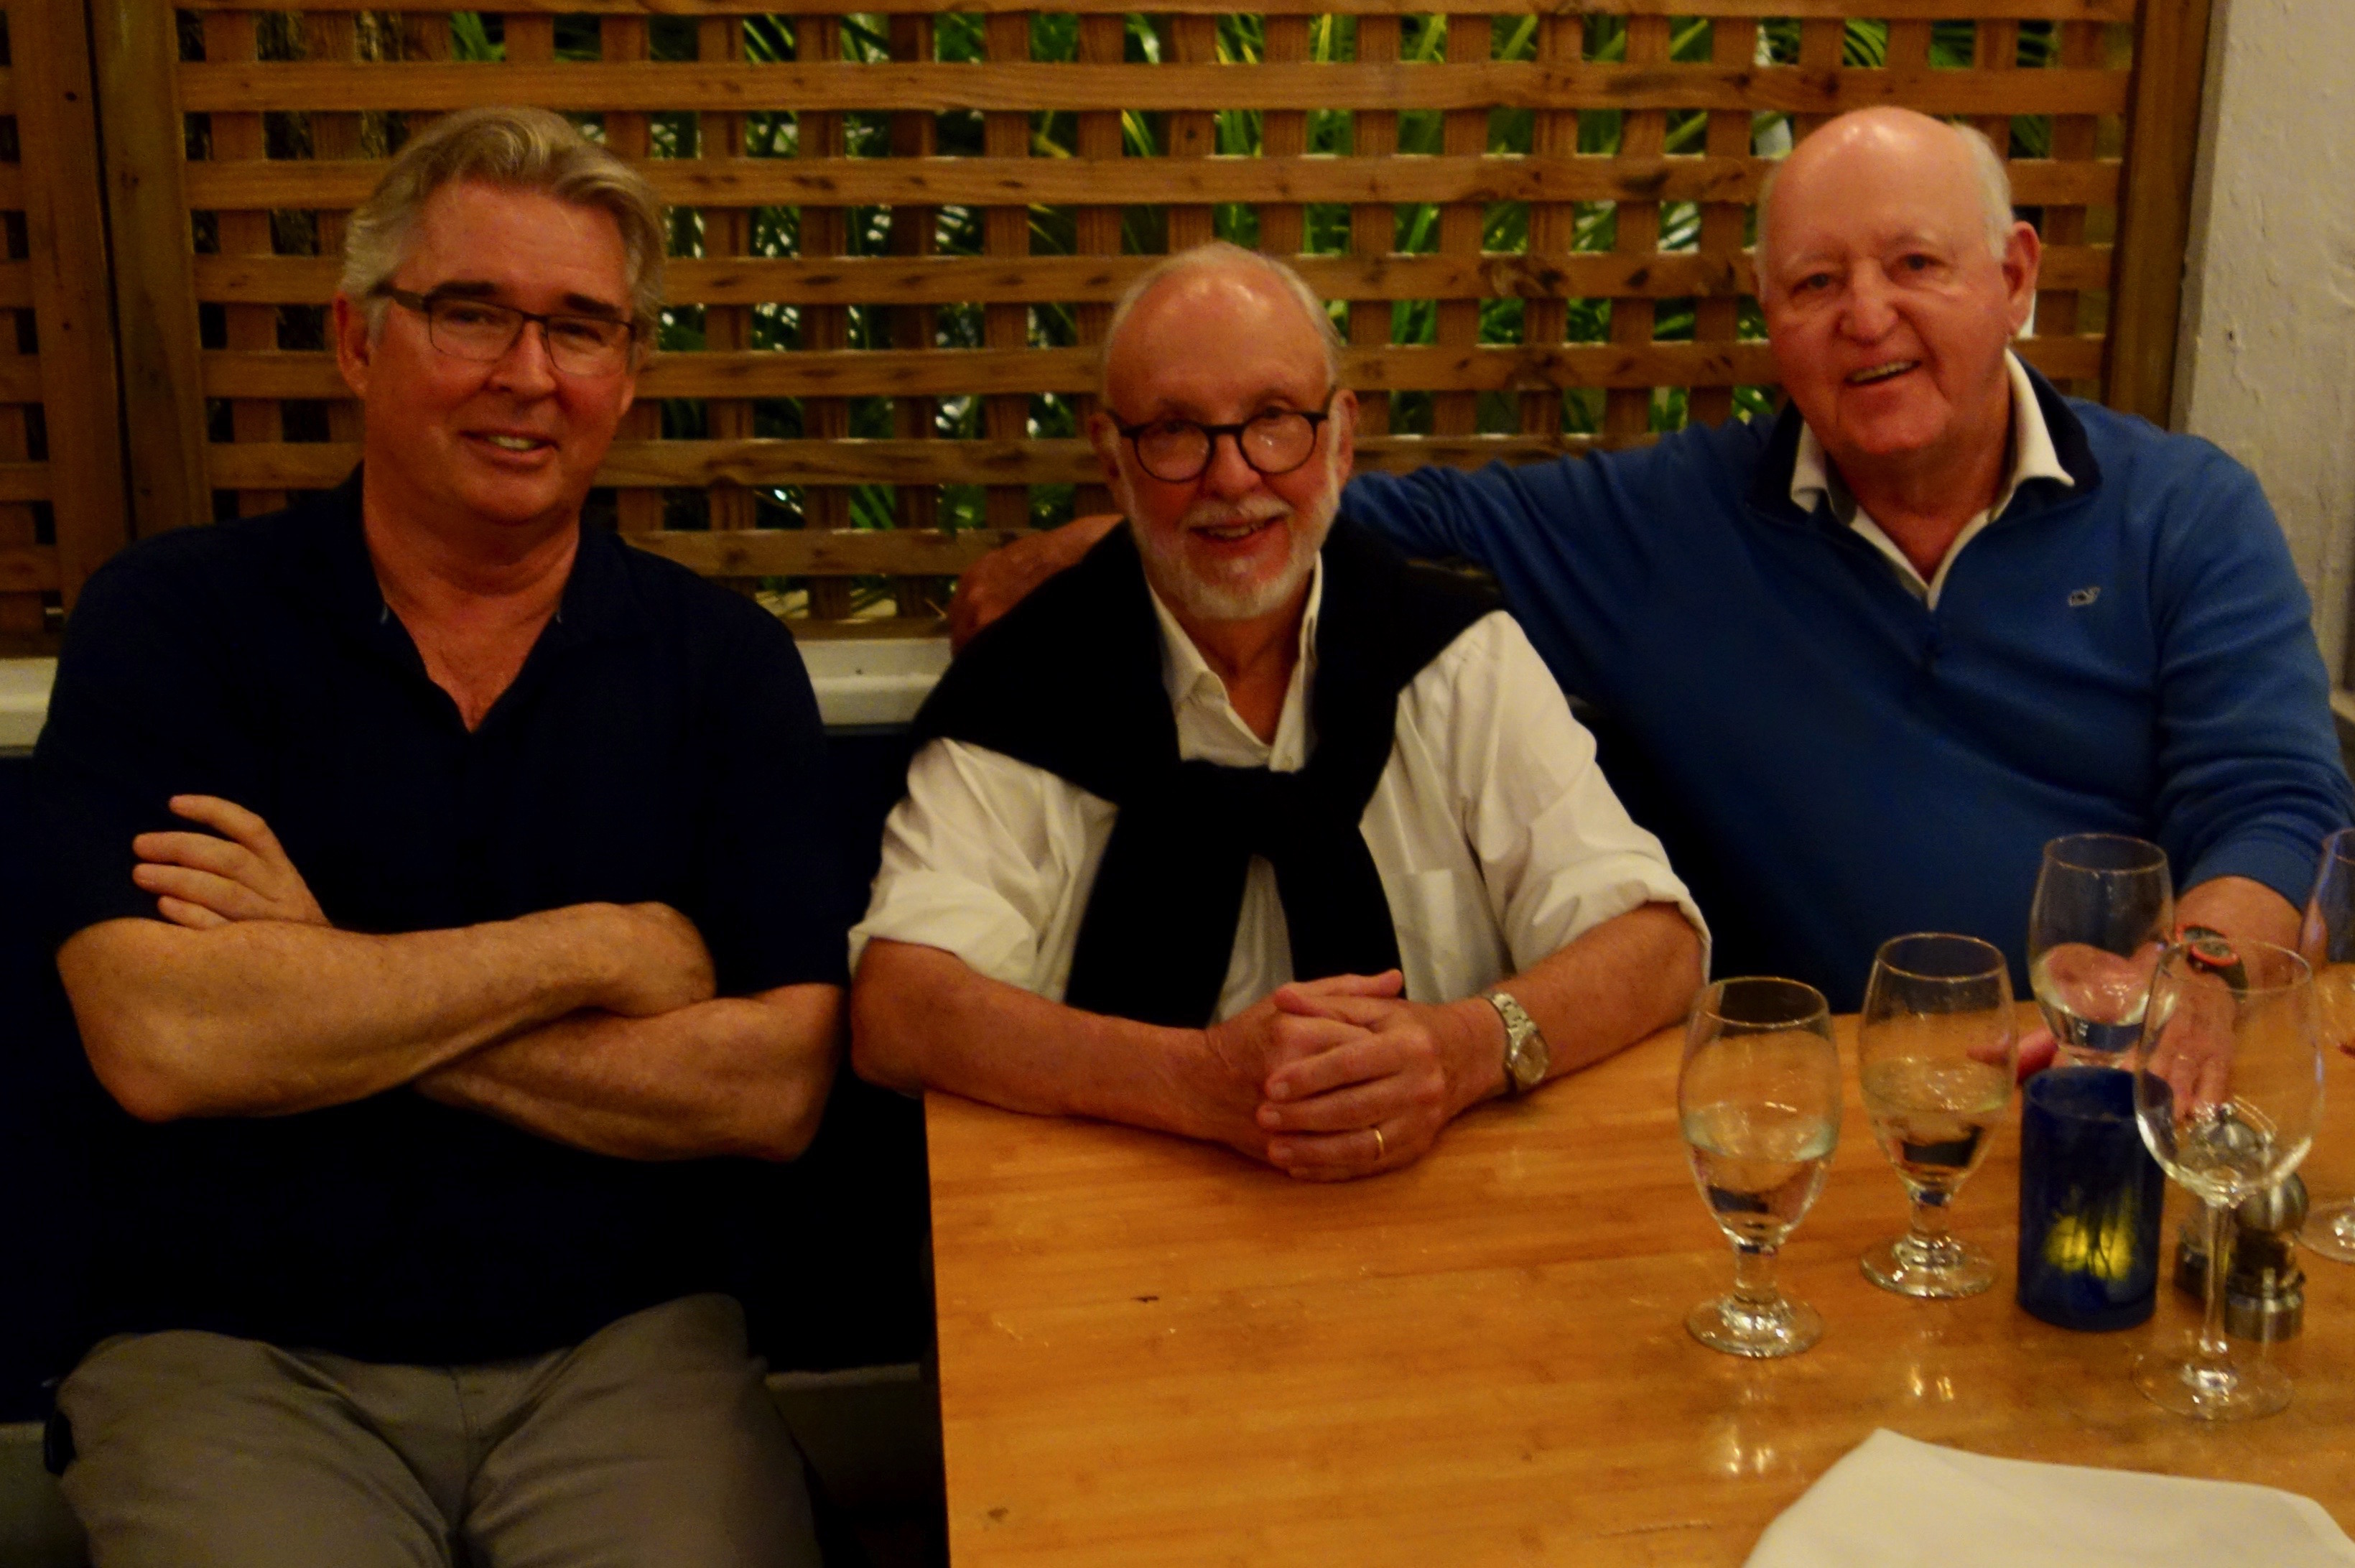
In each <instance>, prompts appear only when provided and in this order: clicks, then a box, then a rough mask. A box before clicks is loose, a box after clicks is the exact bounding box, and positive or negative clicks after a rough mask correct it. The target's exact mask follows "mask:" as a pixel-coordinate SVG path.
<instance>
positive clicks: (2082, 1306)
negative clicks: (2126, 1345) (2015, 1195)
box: [2019, 1067, 2167, 1330]
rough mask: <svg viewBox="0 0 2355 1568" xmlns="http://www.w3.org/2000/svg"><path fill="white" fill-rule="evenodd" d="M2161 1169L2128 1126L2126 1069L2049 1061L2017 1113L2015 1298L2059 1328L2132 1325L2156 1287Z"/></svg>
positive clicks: (2163, 1184) (2131, 1123)
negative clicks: (2052, 1065)
mask: <svg viewBox="0 0 2355 1568" xmlns="http://www.w3.org/2000/svg"><path fill="white" fill-rule="evenodd" d="M2166 1197H2167V1177H2166V1174H2165V1173H2164V1172H2163V1171H2161V1170H2160V1169H2159V1168H2158V1161H2157V1160H2155V1159H2153V1158H2151V1157H2150V1151H2149V1150H2148V1149H2147V1148H2145V1147H2143V1141H2142V1134H2141V1132H2140V1131H2139V1130H2138V1129H2137V1127H2136V1126H2135V1114H2134V1074H2133V1073H2131V1072H2126V1071H2125V1070H2124V1069H2122V1068H2116V1067H2055V1068H2051V1069H2049V1070H2047V1071H2045V1072H2040V1073H2038V1074H2037V1075H2036V1076H2035V1077H2033V1078H2031V1079H2030V1080H2029V1081H2028V1087H2027V1090H2026V1092H2025V1093H2023V1094H2022V1096H2021V1103H2020V1120H2019V1305H2020V1306H2021V1307H2024V1308H2026V1309H2027V1310H2028V1311H2029V1312H2030V1313H2031V1314H2032V1315H2034V1316H2035V1317H2041V1318H2042V1319H2043V1320H2044V1321H2045V1322H2047V1323H2051V1324H2057V1325H2058V1326H2060V1327H2061V1328H2083V1329H2094V1330H2102V1329H2111V1328H2133V1327H2134V1326H2135V1325H2136V1324H2137V1323H2140V1322H2142V1321H2144V1320H2145V1319H2146V1318H2147V1317H2149V1316H2150V1314H2151V1309H2152V1307H2153V1306H2154V1305H2155V1304H2156V1302H2157V1300H2158V1219H2159V1208H2160V1205H2161V1204H2162V1203H2163V1202H2164V1201H2165V1200H2166Z"/></svg>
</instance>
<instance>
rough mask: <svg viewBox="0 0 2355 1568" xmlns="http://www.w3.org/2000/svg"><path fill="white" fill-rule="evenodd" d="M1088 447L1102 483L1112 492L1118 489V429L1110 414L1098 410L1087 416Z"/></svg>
mask: <svg viewBox="0 0 2355 1568" xmlns="http://www.w3.org/2000/svg"><path fill="white" fill-rule="evenodd" d="M1087 435H1088V445H1089V446H1091V447H1092V448H1093V449H1094V450H1095V454H1096V464H1097V465H1098V466H1099V467H1101V468H1102V469H1103V476H1104V483H1105V484H1107V485H1111V486H1112V487H1113V488H1114V490H1117V489H1119V487H1120V427H1119V426H1118V425H1116V424H1114V422H1113V418H1112V416H1111V415H1110V414H1108V413H1106V412H1104V411H1103V410H1102V409H1098V410H1097V411H1095V412H1093V413H1092V414H1090V415H1089V416H1088V422H1087Z"/></svg>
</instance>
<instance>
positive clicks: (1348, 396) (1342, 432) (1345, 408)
mask: <svg viewBox="0 0 2355 1568" xmlns="http://www.w3.org/2000/svg"><path fill="white" fill-rule="evenodd" d="M1325 422H1326V424H1327V427H1329V428H1330V430H1331V431H1332V438H1331V439H1332V442H1333V472H1334V474H1335V475H1337V476H1338V477H1339V478H1341V479H1344V480H1346V479H1348V477H1349V474H1350V471H1351V469H1352V467H1353V466H1354V465H1355V464H1356V463H1357V461H1358V394H1357V393H1355V392H1353V391H1351V390H1349V389H1348V388H1347V387H1344V388H1342V389H1340V390H1339V391H1337V392H1336V393H1334V394H1333V417H1332V418H1331V419H1329V420H1327V421H1325Z"/></svg>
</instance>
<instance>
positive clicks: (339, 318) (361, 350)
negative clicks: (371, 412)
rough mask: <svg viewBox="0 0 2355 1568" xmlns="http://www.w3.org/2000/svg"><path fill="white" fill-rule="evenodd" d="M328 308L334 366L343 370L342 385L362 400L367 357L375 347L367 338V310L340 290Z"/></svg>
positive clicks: (366, 392) (365, 388) (366, 379)
mask: <svg viewBox="0 0 2355 1568" xmlns="http://www.w3.org/2000/svg"><path fill="white" fill-rule="evenodd" d="M328 308H329V309H330V310H332V311H333V312H334V315H335V337H336V369H337V370H339V371H341V372H343V377H344V385H345V386H346V387H349V388H350V389H352V396H354V397H355V398H357V399H359V400H361V401H362V402H366V401H367V400H368V359H369V354H370V351H371V350H372V349H373V348H374V347H375V345H374V344H372V343H370V342H369V341H368V312H367V311H365V310H362V309H361V308H360V307H359V306H358V305H357V304H354V303H353V302H352V297H351V295H349V294H347V293H344V291H343V290H341V289H337V290H336V297H335V299H334V301H333V302H332V303H331V304H330V305H329V307H328Z"/></svg>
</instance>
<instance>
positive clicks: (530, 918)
mask: <svg viewBox="0 0 2355 1568" xmlns="http://www.w3.org/2000/svg"><path fill="white" fill-rule="evenodd" d="M58 971H59V975H60V976H62V977H63V979H64V981H65V986H66V992H67V995H68V997H69V998H70V999H71V1001H72V1003H73V1008H74V1017H75V1019H76V1021H77V1022H78V1023H79V1024H80V1029H81V1035H82V1042H83V1046H84V1048H85V1049H86V1050H87V1051H88V1052H89V1054H90V1060H91V1066H92V1068H93V1069H95V1070H96V1072H97V1073H98V1077H99V1081H100V1082H101V1083H103V1084H104V1085H105V1086H106V1088H107V1090H108V1092H109V1093H112V1094H113V1095H114V1097H115V1098H116V1099H117V1100H118V1101H120V1102H121V1103H122V1104H123V1108H124V1109H126V1110H128V1111H130V1112H131V1113H132V1114H133V1115H136V1116H139V1117H141V1118H143V1119H144V1120H149V1121H170V1120H174V1119H176V1118H179V1117H183V1116H208V1115H209V1116H218V1115H249V1116H257V1115H286V1114H290V1113H293V1112H296V1111H308V1110H315V1109H317V1108H319V1107H320V1106H324V1105H335V1104H343V1103H345V1102H346V1101H351V1100H358V1099H363V1098H365V1097H367V1096H368V1095H370V1094H374V1093H380V1092H381V1091H383V1090H386V1089H390V1088H393V1087H395V1086H397V1085H400V1084H402V1083H408V1082H409V1081H410V1080H411V1079H413V1078H415V1077H417V1076H418V1075H419V1074H421V1073H423V1072H429V1071H431V1070H432V1069H433V1068H435V1067H438V1066H440V1065H441V1064H442V1063H443V1062H446V1061H452V1060H453V1059H455V1058H457V1057H460V1056H464V1055H465V1054H466V1053H467V1052H469V1051H475V1050H478V1049H480V1048H481V1047H483V1046H485V1045H487V1044H489V1043H490V1042H492V1041H493V1040H499V1039H501V1038H503V1037H505V1036H507V1035H511V1034H515V1033H517V1031H519V1030H522V1029H529V1028H531V1027H533V1026H535V1025H538V1024H543V1023H546V1022H548V1021H549V1020H551V1019H558V1018H561V1017H563V1016H564V1015H566V1014H568V1013H572V1012H576V1011H579V1010H581V1009H582V1008H598V1009H602V1010H605V1011H609V1012H614V1013H620V1014H624V1015H630V1016H645V1015H650V1014H657V1013H664V1012H667V1011H669V1010H671V1009H673V1008H682V1007H686V1006H687V1005H688V1004H690V1003H694V1002H698V1001H702V1000H704V999H706V998H708V997H709V996H710V995H711V967H710V960H709V957H708V956H707V955H705V954H704V951H703V944H702V942H701V940H700V939H699V938H698V936H697V935H696V933H695V929H694V927H693V926H691V925H689V924H688V923H687V921H686V920H685V919H684V918H682V917H681V916H680V915H678V914H677V912H674V911H671V910H669V909H666V908H665V907H663V906H661V905H659V904H643V905H634V906H629V907H623V906H620V905H614V904H581V905H575V906H572V907H570V908H567V909H558V910H550V911H548V912H544V913H540V914H533V915H527V916H525V917H523V918H522V919H519V920H512V921H499V922H494V923H487V924H484V925H474V926H466V927H463V928H460V929H455V930H448V931H422V932H414V933H405V934H401V935H397V936H370V935H363V934H361V933H356V932H347V931H337V930H336V929H334V928H333V927H330V926H326V925H322V924H313V923H299V922H295V921H288V920H272V919H255V920H238V921H229V922H225V923H220V924H218V925H214V926H210V927H208V928H207V929H203V930H197V929H191V928H190V927H189V926H186V925H183V924H176V923H169V922H166V921H161V920H109V921H102V922H101V923H98V924H96V925H93V926H90V927H88V928H87V929H85V930H82V931H80V932H78V933H75V934H74V935H73V936H72V937H70V938H69V939H68V941H67V942H66V944H64V946H62V947H61V948H59V952H58Z"/></svg>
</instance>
